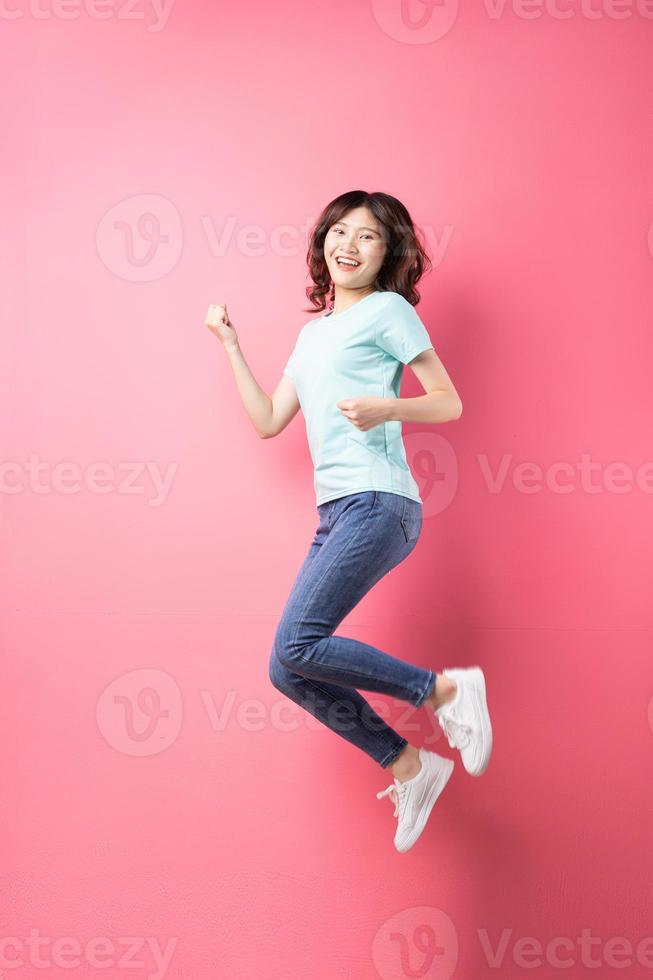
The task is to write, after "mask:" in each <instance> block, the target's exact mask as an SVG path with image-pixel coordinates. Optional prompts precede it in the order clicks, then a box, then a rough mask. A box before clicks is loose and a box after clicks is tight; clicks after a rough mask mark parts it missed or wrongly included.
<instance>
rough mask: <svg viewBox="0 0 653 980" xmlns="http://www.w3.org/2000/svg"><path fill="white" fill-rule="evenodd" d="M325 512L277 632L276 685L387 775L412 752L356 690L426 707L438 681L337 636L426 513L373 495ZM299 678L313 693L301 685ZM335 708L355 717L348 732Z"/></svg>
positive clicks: (393, 497)
mask: <svg viewBox="0 0 653 980" xmlns="http://www.w3.org/2000/svg"><path fill="white" fill-rule="evenodd" d="M319 510H320V517H321V521H320V526H319V527H318V531H317V534H316V537H315V539H314V541H313V544H312V545H311V549H310V551H309V554H308V555H307V557H306V559H305V561H304V564H303V566H302V569H301V570H300V573H299V575H298V577H297V579H296V581H295V583H294V585H293V588H292V591H291V593H290V596H289V599H288V601H287V603H286V606H285V608H284V611H283V614H282V617H281V621H280V623H279V626H278V627H277V631H276V635H275V643H274V649H273V653H272V658H271V663H270V677H271V679H272V682H273V683H274V684H275V686H278V687H280V689H281V690H283V691H284V693H287V694H288V696H289V697H291V698H292V699H293V700H296V701H298V703H300V704H302V706H304V707H307V710H311V711H312V713H314V714H315V715H316V716H317V717H319V718H320V719H321V720H322V721H324V723H325V724H326V725H327V726H328V727H330V728H332V729H333V730H335V731H338V733H339V734H342V735H343V737H345V738H348V739H349V741H351V742H353V743H354V744H357V745H359V747H360V748H362V749H363V750H364V751H367V752H368V753H369V754H370V755H372V756H373V757H374V758H375V759H376V760H377V761H378V762H379V763H380V764H381V765H382V766H384V767H385V766H387V765H391V764H392V763H393V762H394V760H395V759H396V758H397V757H398V756H399V754H400V753H401V752H403V750H404V749H405V748H406V746H407V745H408V742H407V740H406V739H404V738H402V737H401V736H399V735H398V734H397V733H396V732H394V731H393V730H392V729H391V728H390V727H389V726H387V725H386V724H385V723H384V722H383V720H382V719H380V718H379V716H378V715H376V713H375V712H373V711H372V709H371V707H370V706H369V704H368V703H367V702H366V701H365V700H364V699H363V698H362V697H361V696H360V695H358V694H357V693H356V692H355V691H353V690H351V688H353V687H360V688H363V689H367V690H373V691H380V692H382V693H387V694H392V695H393V696H394V697H397V698H401V699H403V700H406V701H408V702H409V703H412V704H414V705H415V706H419V705H421V704H422V703H423V702H424V700H425V699H426V697H427V696H429V695H430V694H431V692H432V691H433V689H434V686H435V681H436V675H435V672H434V671H432V670H428V669H424V668H421V667H417V666H414V665H412V664H409V663H406V662H405V661H403V660H399V659H398V658H395V657H392V656H391V655H390V654H387V653H383V652H382V651H381V650H378V649H376V648H375V647H373V646H370V645H369V644H366V643H362V642H361V641H358V640H352V639H349V638H346V637H340V636H332V633H333V631H334V630H335V628H336V627H337V625H338V624H339V623H340V622H341V621H342V619H344V617H345V616H346V615H347V613H349V612H350V611H351V609H353V608H354V606H355V605H356V603H357V602H359V601H360V599H361V598H362V597H363V596H364V595H365V594H366V592H367V591H369V589H370V588H371V587H372V586H373V585H374V584H375V583H376V582H377V581H379V579H380V578H382V576H383V575H385V574H386V573H387V572H388V571H390V569H391V568H393V567H394V566H395V565H397V564H398V563H399V562H400V561H402V560H403V558H405V557H406V556H407V555H408V554H410V552H411V551H412V550H413V548H414V547H415V545H416V543H417V539H418V536H419V530H420V527H421V508H420V506H419V504H417V503H416V502H415V501H410V500H408V499H407V498H403V497H400V496H399V495H397V494H390V493H381V492H378V491H368V492H363V493H360V494H351V495H348V496H347V497H342V498H339V499H338V500H335V501H331V502H330V503H329V504H326V505H323V506H322V507H321V508H319ZM283 668H285V670H284V669H283ZM300 678H303V679H304V681H310V682H312V684H311V685H307V684H306V683H303V684H302V681H301V680H300ZM309 704H310V705H313V708H314V709H315V710H313V708H311V707H309ZM338 705H339V707H340V708H342V707H343V705H344V706H345V711H346V712H347V713H348V715H349V724H348V725H345V726H344V727H343V726H342V725H341V724H340V722H339V721H338V720H337V719H336V718H335V717H334V713H335V710H336V707H337V706H338Z"/></svg>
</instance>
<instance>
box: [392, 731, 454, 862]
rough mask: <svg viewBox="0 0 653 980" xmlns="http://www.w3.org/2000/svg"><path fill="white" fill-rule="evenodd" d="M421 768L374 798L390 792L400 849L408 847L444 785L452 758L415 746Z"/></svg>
mask: <svg viewBox="0 0 653 980" xmlns="http://www.w3.org/2000/svg"><path fill="white" fill-rule="evenodd" d="M419 758H420V762H421V763H422V768H421V769H420V771H419V772H418V773H417V775H416V776H413V777H412V778H411V779H407V780H406V782H404V783H402V782H400V781H399V780H398V779H395V780H394V782H392V783H391V784H390V786H388V788H387V789H384V790H382V791H381V792H380V793H377V794H376V796H377V799H379V800H380V799H381V798H382V797H383V796H388V795H389V796H390V798H391V800H392V802H393V803H394V805H395V812H394V813H393V816H394V817H398V818H399V822H398V824H397V831H396V833H395V847H396V848H397V850H398V851H401V852H402V853H403V852H404V851H408V850H410V848H411V847H412V846H413V844H414V843H415V841H416V840H417V838H418V837H419V835H420V834H421V833H422V831H423V830H424V827H425V826H426V821H427V820H428V818H429V814H430V812H431V810H432V809H433V806H434V804H435V801H436V800H437V798H438V796H439V795H440V793H441V792H442V790H443V789H444V787H445V786H446V785H447V783H448V781H449V777H450V776H451V772H452V770H453V761H452V760H451V759H445V758H443V757H442V756H441V755H437V753H435V752H429V750H428V749H425V748H421V749H420V750H419Z"/></svg>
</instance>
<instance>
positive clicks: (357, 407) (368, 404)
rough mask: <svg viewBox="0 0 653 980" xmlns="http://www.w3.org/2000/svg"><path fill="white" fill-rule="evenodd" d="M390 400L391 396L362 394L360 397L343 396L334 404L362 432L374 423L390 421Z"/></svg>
mask: <svg viewBox="0 0 653 980" xmlns="http://www.w3.org/2000/svg"><path fill="white" fill-rule="evenodd" d="M391 401H392V399H391V398H378V397H377V396H376V395H362V396H361V397H360V398H343V399H342V400H341V401H339V402H336V406H337V408H339V409H340V411H341V412H342V414H343V415H344V416H345V418H348V419H349V421H350V422H351V424H352V425H355V426H356V428H357V429H360V430H361V431H362V432H367V430H368V429H373V428H374V426H375V425H380V424H381V423H382V422H389V421H390V403H391Z"/></svg>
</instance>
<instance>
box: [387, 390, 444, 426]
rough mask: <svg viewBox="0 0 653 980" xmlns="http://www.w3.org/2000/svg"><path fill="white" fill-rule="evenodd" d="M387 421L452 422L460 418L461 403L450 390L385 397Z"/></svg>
mask: <svg viewBox="0 0 653 980" xmlns="http://www.w3.org/2000/svg"><path fill="white" fill-rule="evenodd" d="M386 401H387V403H388V419H387V420H388V422H431V423H436V422H452V421H453V420H454V419H458V418H460V416H461V414H462V410H463V407H462V404H461V403H460V400H459V398H458V397H457V396H456V395H454V394H453V393H452V392H450V391H444V390H443V391H439V390H438V391H429V392H427V394H425V395H419V396H418V397H417V398H387V399H386Z"/></svg>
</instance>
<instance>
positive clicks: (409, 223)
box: [304, 191, 432, 313]
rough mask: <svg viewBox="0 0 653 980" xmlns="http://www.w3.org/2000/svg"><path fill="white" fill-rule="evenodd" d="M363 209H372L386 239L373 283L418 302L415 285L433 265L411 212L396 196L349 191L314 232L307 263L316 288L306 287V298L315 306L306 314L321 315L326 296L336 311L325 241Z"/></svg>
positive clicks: (381, 289) (334, 203)
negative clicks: (351, 213) (339, 224)
mask: <svg viewBox="0 0 653 980" xmlns="http://www.w3.org/2000/svg"><path fill="white" fill-rule="evenodd" d="M361 206H364V207H366V208H369V210H370V211H371V212H372V214H373V215H374V216H375V218H377V220H378V221H379V222H380V223H381V225H382V226H383V228H384V233H385V238H386V252H385V256H384V259H383V265H382V266H381V268H380V269H379V272H378V275H377V277H376V280H375V283H374V285H375V287H376V289H377V290H378V291H379V292H387V291H388V290H392V291H393V292H396V293H401V295H402V296H403V297H404V299H407V300H408V302H409V303H410V304H411V305H412V306H417V304H418V303H419V301H420V294H419V292H418V291H417V289H416V288H415V286H416V284H417V283H418V282H419V280H420V279H421V278H422V276H423V275H424V273H425V272H429V271H430V270H431V268H432V263H431V260H430V258H429V256H428V254H427V252H426V248H425V247H424V244H423V242H422V235H421V231H419V230H418V229H417V228H416V227H415V225H414V224H413V219H412V218H411V216H410V214H409V213H408V209H407V208H406V207H405V206H404V205H403V204H402V203H401V201H399V200H397V198H396V197H392V195H390V194H383V193H382V192H381V191H373V192H372V193H369V192H368V191H347V193H345V194H340V196H339V197H336V198H334V199H333V201H331V202H330V203H329V204H327V206H326V207H325V208H324V210H323V211H322V213H321V215H320V216H319V218H318V219H317V221H316V222H315V225H314V226H313V229H312V231H311V237H310V242H309V246H308V252H307V253H306V261H307V263H308V271H309V274H310V277H311V279H312V280H313V285H312V286H307V287H306V295H307V296H308V299H309V301H310V302H311V303H313V306H312V307H309V308H308V309H306V308H305V309H304V312H306V313H318V312H320V311H321V310H324V309H326V305H327V304H326V302H325V296H326V295H327V293H330V308H331V309H333V302H334V297H335V287H334V285H333V283H332V281H331V277H330V275H329V269H328V267H327V264H326V259H325V258H324V240H325V238H326V235H327V232H328V230H329V228H330V227H331V226H332V225H334V224H335V223H336V222H337V221H340V219H341V218H342V217H343V215H345V214H346V213H347V212H348V211H351V210H352V209H353V208H358V207H361Z"/></svg>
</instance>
